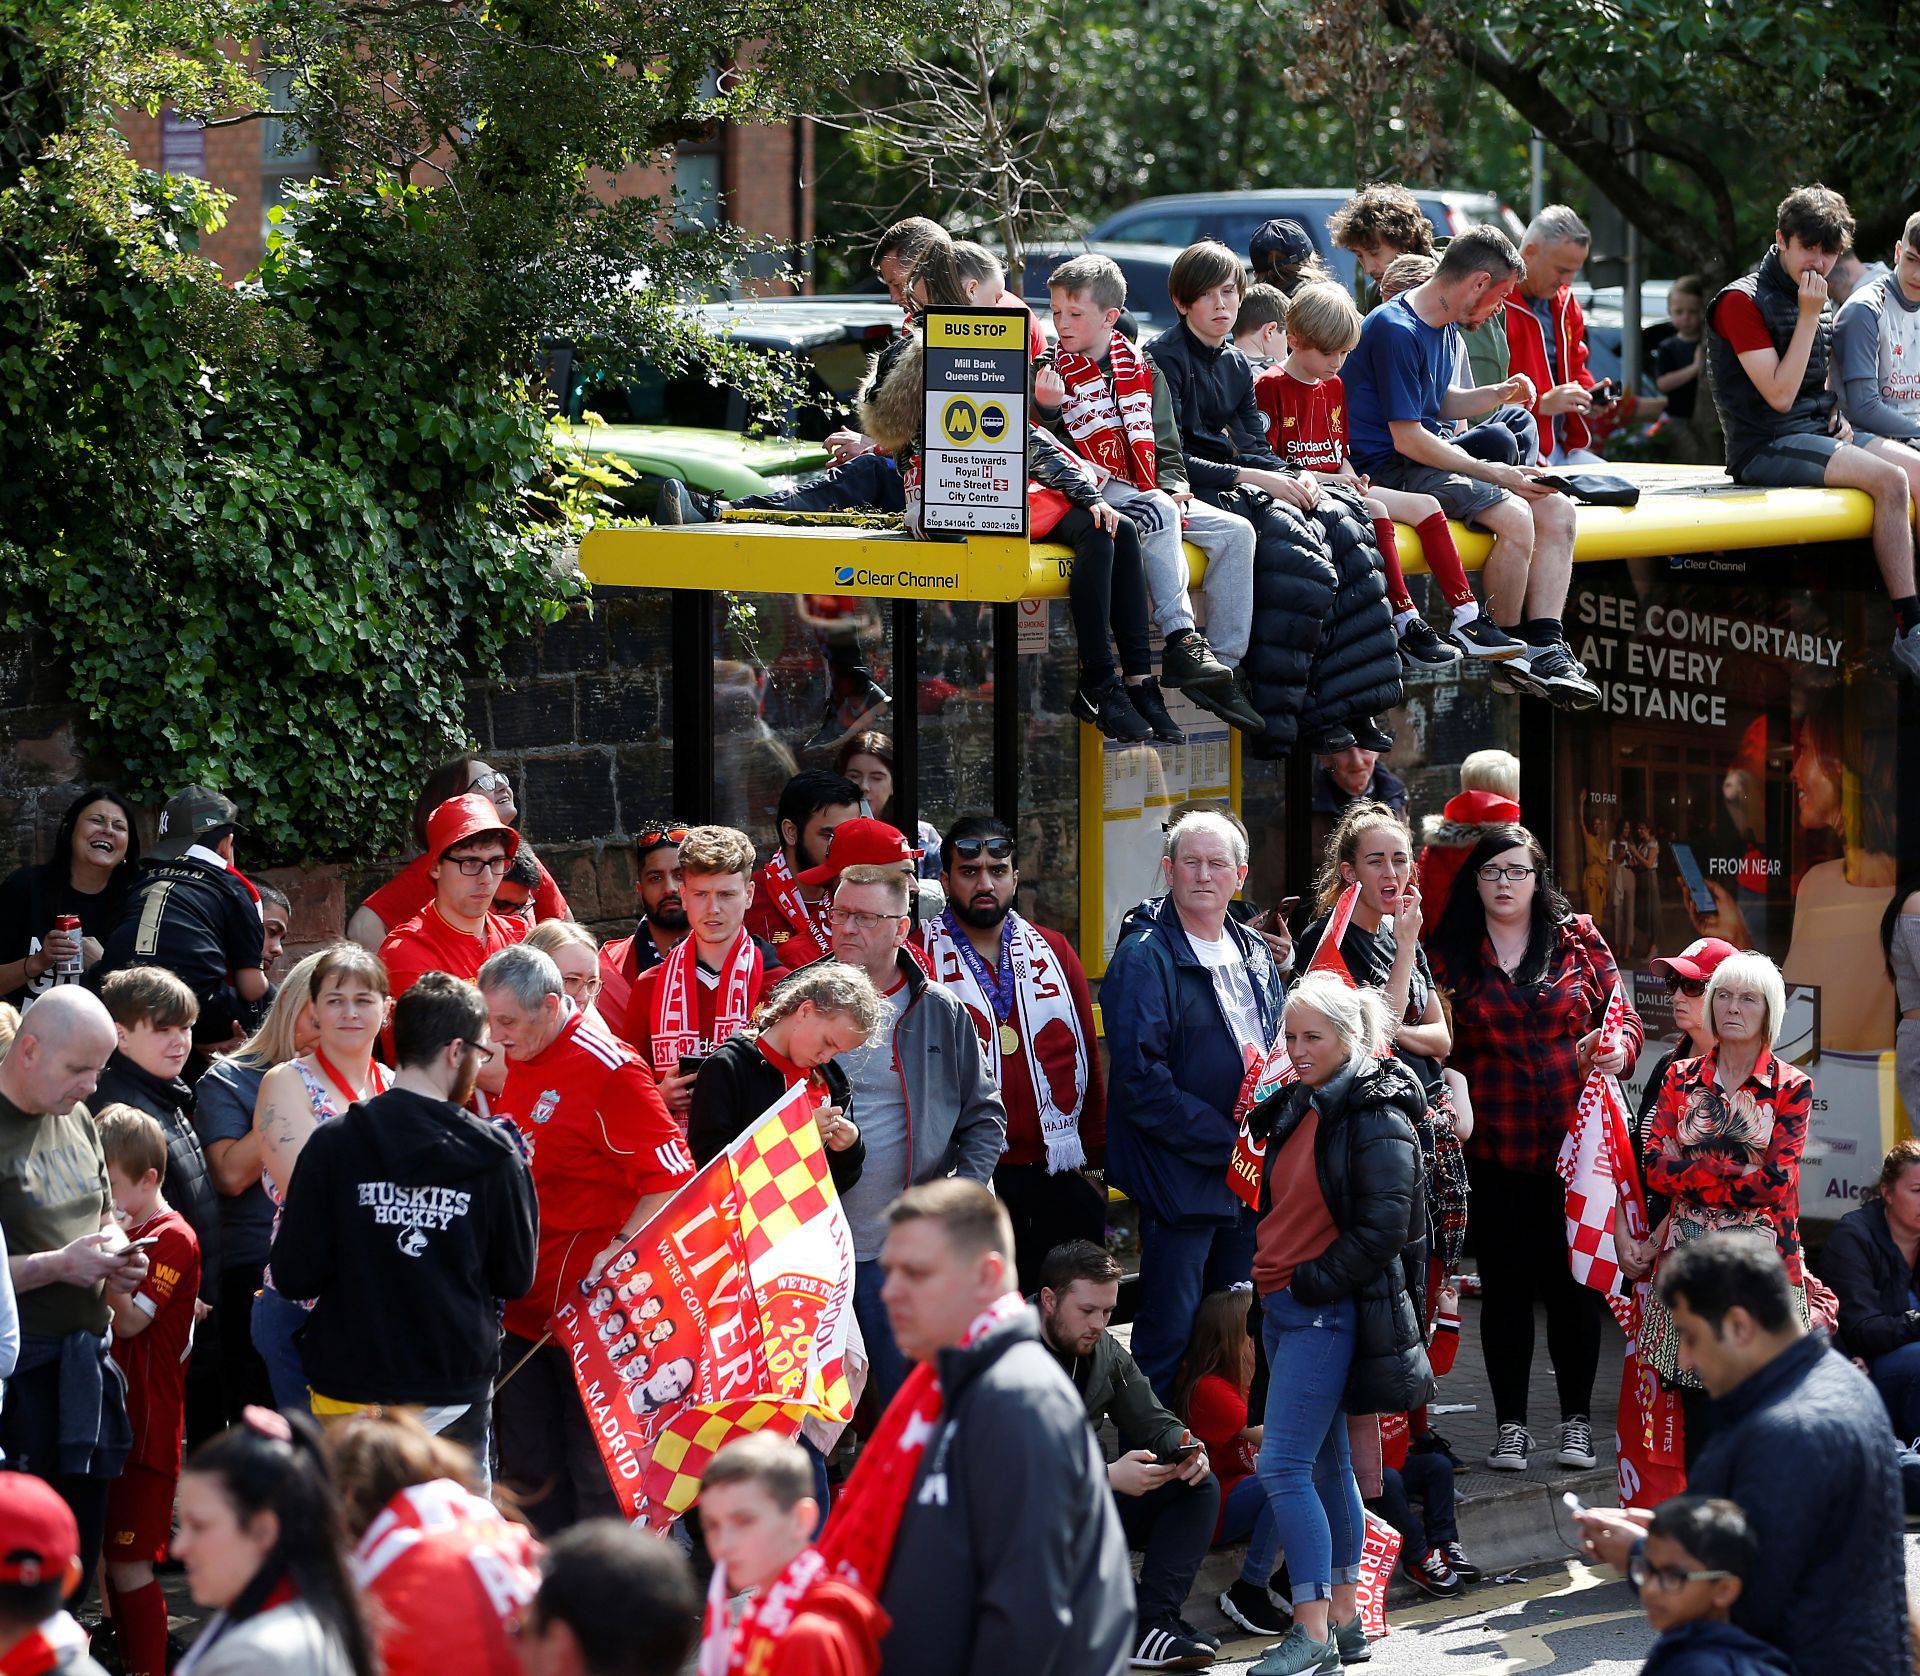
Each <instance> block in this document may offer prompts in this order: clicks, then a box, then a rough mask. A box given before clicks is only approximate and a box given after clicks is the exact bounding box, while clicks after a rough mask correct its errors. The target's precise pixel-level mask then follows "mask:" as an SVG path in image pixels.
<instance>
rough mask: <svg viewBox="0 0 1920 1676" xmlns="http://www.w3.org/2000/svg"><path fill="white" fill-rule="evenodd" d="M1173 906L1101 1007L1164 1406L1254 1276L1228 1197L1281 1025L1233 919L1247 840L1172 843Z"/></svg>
mask: <svg viewBox="0 0 1920 1676" xmlns="http://www.w3.org/2000/svg"><path fill="white" fill-rule="evenodd" d="M1161 865H1162V867H1163V868H1164V869H1165V872H1166V877H1167V885H1168V891H1167V895H1166V896H1164V897H1163V898H1161V899H1160V900H1158V901H1157V902H1152V903H1143V904H1142V905H1141V906H1140V907H1138V908H1136V909H1134V911H1133V912H1132V913H1131V914H1129V915H1128V916H1127V920H1126V923H1125V925H1123V926H1122V928H1121V934H1120V943H1119V946H1118V947H1117V948H1115V950H1114V951H1113V960H1112V963H1111V964H1110V965H1109V966H1108V968H1107V976H1106V981H1105V983H1104V984H1103V985H1102V987H1101V991H1100V1005H1101V1012H1102V1014H1103V1016H1104V1018H1105V1021H1106V1031H1107V1046H1108V1049H1109V1051H1110V1053H1111V1055H1112V1069H1111V1072H1110V1074H1109V1079H1108V1088H1109V1093H1108V1096H1107V1174H1108V1175H1109V1177H1111V1179H1112V1180H1113V1182H1114V1183H1115V1185H1117V1186H1118V1187H1120V1188H1121V1189H1122V1190H1123V1191H1124V1192H1125V1193H1126V1194H1127V1195H1128V1197H1130V1198H1131V1199H1132V1200H1133V1201H1134V1203H1135V1204H1136V1205H1137V1206H1138V1207H1139V1211H1140V1304H1139V1309H1138V1312H1137V1314H1136V1316H1135V1318H1134V1324H1133V1356H1134V1360H1135V1361H1136V1362H1138V1363H1139V1364H1140V1368H1141V1371H1142V1372H1143V1373H1145V1374H1146V1376H1147V1378H1148V1380H1149V1381H1150V1382H1151V1383H1152V1385H1153V1388H1154V1390H1155V1392H1156V1393H1158V1395H1159V1396H1160V1398H1161V1400H1162V1401H1163V1402H1164V1401H1166V1400H1167V1396H1168V1393H1169V1391H1170V1388H1171V1387H1172V1384H1173V1376H1174V1374H1175V1372H1176V1371H1177V1369H1178V1368H1179V1365H1180V1357H1181V1354H1182V1352H1183V1351H1184V1350H1185V1349H1186V1345H1187V1334H1188V1330H1189V1329H1190V1328H1191V1326H1192V1324H1193V1318H1194V1313H1195V1311H1196V1310H1197V1309H1198V1308H1199V1305H1200V1300H1201V1298H1203V1297H1204V1296H1205V1295H1206V1294H1207V1293H1208V1292H1210V1291H1216V1290H1218V1289H1220V1288H1221V1287H1225V1286H1231V1285H1233V1284H1235V1283H1236V1282H1238V1281H1244V1280H1246V1279H1247V1278H1248V1277H1249V1276H1250V1274H1251V1273H1252V1270H1253V1228H1254V1217H1253V1212H1252V1211H1251V1210H1249V1209H1248V1208H1247V1206H1245V1205H1244V1204H1242V1203H1241V1201H1240V1200H1239V1199H1238V1198H1237V1197H1235V1195H1234V1193H1233V1191H1232V1190H1231V1189H1230V1188H1229V1187H1228V1186H1227V1166H1228V1164H1229V1162H1230V1161H1231V1160H1232V1157H1233V1145H1234V1140H1235V1138H1236V1136H1237V1135H1238V1133H1239V1128H1238V1125H1237V1124H1236V1123H1235V1121H1234V1104H1235V1101H1236V1100H1237V1099H1238V1097H1239V1094H1240V1088H1241V1084H1242V1083H1243V1082H1244V1081H1245V1078H1246V1074H1247V1070H1248V1067H1249V1066H1250V1065H1252V1064H1254V1063H1255V1062H1256V1061H1257V1060H1258V1059H1260V1058H1262V1057H1264V1055H1265V1054H1266V1052H1267V1049H1268V1047H1269V1046H1270V1045H1271V1043H1272V1041H1273V1034H1274V1030H1275V1027H1276V1026H1277V1025H1278V1023H1279V1019H1280V1003H1281V999H1282V990H1281V985H1280V974H1279V973H1278V971H1276V970H1275V968H1274V964H1273V956H1272V955H1271V954H1270V953H1269V952H1268V950H1267V946H1266V944H1265V943H1264V942H1263V941H1262V940H1261V939H1260V938H1259V937H1258V936H1257V935H1256V934H1254V933H1253V932H1250V931H1248V930H1247V929H1246V928H1245V927H1244V926H1242V925H1241V924H1240V923H1239V922H1238V921H1237V920H1235V919H1233V918H1232V917H1231V915H1229V913H1228V912H1227V905H1228V903H1229V902H1231V901H1232V900H1233V896H1234V893H1235V892H1236V891H1238V890H1239V888H1240V886H1241V885H1242V884H1243V883H1244V882H1245V880H1246V877H1247V839H1246V834H1245V833H1244V832H1243V831H1242V830H1241V829H1240V828H1239V827H1238V826H1237V825H1236V824H1235V823H1234V822H1233V821H1231V820H1230V819H1228V817H1227V816H1225V815H1223V814H1220V813H1218V812H1216V811H1213V810H1200V811H1196V812H1195V813H1193V814H1189V815H1185V816H1183V817H1182V818H1181V819H1180V820H1179V821H1177V822H1176V823H1175V824H1174V827H1173V830H1172V831H1171V832H1170V833H1168V835H1167V851H1166V856H1165V858H1164V860H1163V861H1162V863H1161Z"/></svg>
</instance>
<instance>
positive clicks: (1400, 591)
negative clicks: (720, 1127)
mask: <svg viewBox="0 0 1920 1676" xmlns="http://www.w3.org/2000/svg"><path fill="white" fill-rule="evenodd" d="M1359 341H1360V311H1359V310H1358V309H1356V308H1355V307H1354V306H1353V299H1352V298H1351V297H1349V296H1348V295H1347V294H1346V292H1345V291H1343V290H1341V288H1340V287H1339V286H1337V285H1325V284H1321V285H1307V286H1303V287H1302V288H1301V289H1300V290H1299V291H1297V292H1296V293H1294V296H1293V298H1292V300H1291V301H1290V302H1289V303H1288V304H1287V358H1286V360H1285V361H1284V362H1282V363H1281V364H1280V365H1279V366H1277V367H1269V368H1268V369H1267V370H1266V371H1265V372H1263V373H1262V374H1261V375H1260V376H1259V377H1258V378H1257V379H1255V380H1254V384H1253V398H1254V400H1255V401H1256V402H1257V403H1258V404H1259V407H1260V411H1261V413H1262V414H1264V415H1265V416H1266V421H1267V439H1268V441H1269V442H1270V443H1271V444H1272V445H1273V451H1274V452H1275V453H1276V454H1278V455H1279V456H1280V458H1281V459H1282V460H1284V461H1285V462H1286V463H1287V464H1288V465H1290V466H1298V467H1299V468H1300V469H1302V470H1304V471H1317V472H1323V473H1325V474H1326V475H1327V476H1329V477H1342V478H1346V479H1348V480H1349V481H1350V482H1352V483H1354V484H1355V485H1356V486H1357V487H1358V488H1359V489H1360V490H1362V491H1363V492H1364V497H1365V498H1364V500H1363V502H1362V504H1363V505H1364V507H1365V509H1366V514H1367V516H1368V517H1369V518H1371V519H1372V520H1373V528H1374V534H1375V535H1376V536H1377V537H1378V539H1379V542H1380V557H1381V559H1382V560H1383V561H1384V563H1385V566H1386V573H1387V599H1388V602H1389V603H1390V604H1391V605H1392V606H1393V625H1394V628H1395V629H1396V631H1398V633H1399V636H1400V656H1401V658H1402V660H1403V661H1404V662H1406V663H1407V664H1408V665H1409V666H1411V667H1416V668H1422V667H1424V668H1443V667H1445V666H1446V665H1448V664H1452V663H1457V662H1458V661H1459V660H1460V656H1461V654H1462V653H1463V652H1464V653H1465V654H1466V655H1467V656H1468V657H1473V658H1488V659H1492V660H1494V661H1504V660H1506V659H1508V658H1513V657H1518V656H1519V655H1520V652H1521V651H1522V649H1523V648H1522V645H1521V642H1520V641H1518V640H1516V639H1514V638H1513V636H1511V635H1510V634H1508V633H1507V632H1506V631H1505V630H1504V629H1502V628H1500V627H1499V626H1498V625H1497V624H1495V622H1494V620H1493V619H1492V618H1491V617H1489V616H1486V615H1484V614H1483V613H1482V612H1481V610H1480V606H1479V602H1478V601H1476V600H1475V599H1474V597H1473V589H1472V588H1471V587H1469V586H1468V584H1467V573H1466V569H1465V567H1463V566H1462V564H1461V563H1460V553H1459V550H1458V549H1457V548H1456V547H1455V546H1454V544H1453V531H1452V529H1451V528H1450V527H1449V525H1448V523H1447V515H1446V514H1445V513H1444V512H1442V511H1441V510H1440V503H1439V502H1438V501H1437V500H1435V499H1434V498H1433V496H1431V495H1416V494H1409V493H1407V492H1406V491H1404V490H1400V489H1382V488H1376V487H1374V486H1373V485H1372V484H1370V483H1369V482H1368V481H1367V480H1366V479H1365V478H1364V477H1362V476H1360V475H1359V473H1357V472H1356V471H1355V470H1354V469H1353V465H1352V462H1351V461H1350V460H1349V459H1348V458H1347V394H1346V389H1345V387H1344V386H1343V385H1342V384H1341V382H1340V368H1341V366H1342V364H1343V363H1344V362H1345V361H1346V358H1347V356H1348V355H1349V354H1350V353H1351V352H1352V350H1353V346H1354V345H1355V344H1357V343H1358V342H1359ZM1396 522H1398V523H1402V524H1411V525H1412V526H1413V527H1414V529H1415V531H1416V532H1417V533H1418V534H1419V537H1420V547H1421V551H1422V552H1423V553H1424V554H1425V555H1426V560H1427V568H1428V570H1429V571H1431V572H1432V574H1433V579H1434V580H1435V581H1436V582H1437V583H1439V585H1440V592H1441V594H1442V596H1443V597H1444V598H1445V599H1446V602H1447V604H1448V605H1449V606H1451V607H1452V609H1453V623H1452V626H1451V628H1450V629H1449V630H1448V633H1447V636H1446V639H1444V640H1443V639H1442V638H1441V637H1440V636H1439V635H1438V634H1436V633H1435V632H1434V630H1433V629H1432V628H1431V627H1430V626H1429V625H1428V624H1427V622H1426V621H1425V620H1424V619H1423V618H1422V617H1421V615H1420V613H1419V611H1418V610H1417V609H1416V608H1415V606H1414V603H1413V595H1412V594H1411V593H1410V592H1409V591H1408V589H1407V579H1406V577H1405V575H1404V574H1403V573H1402V571H1401V569H1400V543H1399V538H1398V536H1397V535H1396V533H1395V530H1394V525H1395V523H1396ZM1449 642H1451V644H1449Z"/></svg>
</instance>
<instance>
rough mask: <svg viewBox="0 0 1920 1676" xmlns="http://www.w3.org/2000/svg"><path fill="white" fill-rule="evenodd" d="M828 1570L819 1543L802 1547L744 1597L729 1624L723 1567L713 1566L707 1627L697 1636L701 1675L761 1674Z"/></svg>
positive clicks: (753, 1675)
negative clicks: (760, 1586) (735, 1621)
mask: <svg viewBox="0 0 1920 1676" xmlns="http://www.w3.org/2000/svg"><path fill="white" fill-rule="evenodd" d="M826 1575H827V1561H826V1557H825V1556H824V1555H823V1554H822V1553H821V1552H820V1550H819V1549H818V1548H813V1547H807V1548H802V1549H801V1550H800V1552H799V1553H797V1554H796V1555H794V1557H793V1559H792V1560H791V1561H790V1562H789V1563H788V1565H787V1568H786V1570H784V1571H783V1572H781V1573H780V1575H779V1576H778V1577H776V1578H775V1579H774V1580H773V1581H772V1582H771V1583H769V1584H768V1585H767V1586H766V1587H765V1588H763V1589H762V1590H760V1592H759V1593H758V1594H756V1595H754V1597H753V1598H752V1599H751V1600H749V1601H748V1602H747V1610H746V1612H745V1613H744V1614H743V1615H742V1617H741V1619H740V1622H739V1623H738V1624H736V1625H734V1626H732V1628H729V1627H728V1624H727V1568H726V1567H725V1566H724V1565H716V1566H715V1567H714V1568H713V1578H712V1580H711V1581H710V1582H709V1583H708V1585H707V1627H706V1632H705V1634H704V1635H703V1636H702V1637H701V1640H700V1676H765V1672H766V1671H768V1670H770V1669H772V1668H773V1652H774V1648H775V1647H776V1646H777V1645H778V1644H779V1642H780V1638H781V1637H782V1636H784V1635H785V1634H786V1633H787V1630H788V1629H789V1627H791V1625H792V1623H793V1618H794V1613H795V1612H796V1611H797V1610H798V1608H799V1606H800V1603H801V1601H802V1600H803V1599H805V1597H806V1593H807V1590H809V1589H810V1588H812V1587H813V1585H814V1584H815V1583H817V1582H819V1581H820V1579H821V1578H823V1577H825V1576H826Z"/></svg>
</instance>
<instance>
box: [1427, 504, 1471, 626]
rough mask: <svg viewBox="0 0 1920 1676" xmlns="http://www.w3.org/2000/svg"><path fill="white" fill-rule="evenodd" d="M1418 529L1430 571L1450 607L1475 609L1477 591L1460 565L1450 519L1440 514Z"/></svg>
mask: <svg viewBox="0 0 1920 1676" xmlns="http://www.w3.org/2000/svg"><path fill="white" fill-rule="evenodd" d="M1414 528H1415V529H1416V530H1418V531H1419V532H1420V550H1421V551H1422V552H1423V553H1425V554H1426V556H1427V569H1428V570H1429V571H1431V572H1432V573H1433V579H1434V581H1436V582H1438V583H1439V584H1440V594H1441V597H1442V598H1443V599H1445V600H1446V602H1447V603H1448V604H1449V605H1471V604H1472V603H1473V589H1471V588H1470V587H1468V586H1467V572H1466V569H1465V567H1464V566H1462V564H1461V563H1460V550H1459V549H1458V548H1457V547H1455V546H1454V544H1453V531H1452V530H1451V529H1449V528H1448V527H1447V515H1446V514H1445V513H1444V512H1436V513H1434V515H1433V516H1432V517H1431V518H1422V519H1421V520H1420V522H1419V523H1417V524H1416V525H1414Z"/></svg>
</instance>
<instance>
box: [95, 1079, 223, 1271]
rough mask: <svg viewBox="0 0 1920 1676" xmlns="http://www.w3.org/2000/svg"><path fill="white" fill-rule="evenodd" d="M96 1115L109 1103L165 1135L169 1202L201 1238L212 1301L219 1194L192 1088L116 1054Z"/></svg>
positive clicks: (217, 1267)
mask: <svg viewBox="0 0 1920 1676" xmlns="http://www.w3.org/2000/svg"><path fill="white" fill-rule="evenodd" d="M87 1105H88V1107H89V1108H90V1109H91V1110H92V1112H93V1115H94V1116H95V1117H96V1118H98V1117H99V1115H100V1114H101V1113H102V1112H103V1111H105V1110H106V1109H107V1107H108V1106H131V1107H133V1109H134V1110H135V1111H142V1112H146V1113H147V1114H148V1115H149V1116H150V1117H152V1118H153V1119H154V1120H155V1121H156V1122H158V1123H159V1125H160V1131H161V1133H162V1134H164V1135H165V1136H166V1137H167V1173H166V1179H165V1180H164V1181H163V1182H162V1183H161V1188H162V1191H163V1192H164V1193H165V1194H166V1197H167V1203H168V1204H170V1205H172V1206H173V1208H174V1209H175V1210H177V1211H178V1212H179V1213H180V1214H181V1215H182V1216H184V1217H185V1218H186V1219H187V1226H188V1227H189V1228H191V1229H192V1230H193V1237H194V1238H195V1239H197V1240H198V1241H199V1242H200V1296H201V1297H202V1298H204V1299H205V1300H206V1301H207V1302H208V1303H212V1302H213V1301H214V1299H215V1297H216V1295H217V1294H218V1292H219V1289H220V1195H219V1192H218V1191H217V1190H216V1189H215V1187H214V1185H213V1176H212V1173H211V1172H210V1171H209V1170H208V1168H207V1155H206V1153H205V1152H204V1151H203V1150H202V1149H201V1146H200V1137H199V1135H198V1134H197V1133H195V1131H194V1127H193V1090H192V1089H191V1088H189V1087H188V1086H187V1085H186V1084H185V1083H184V1082H182V1081H181V1080H180V1079H179V1078H178V1077H173V1078H171V1079H169V1078H167V1077H156V1076H155V1075H154V1074H153V1073H152V1072H151V1071H145V1070H142V1069H141V1068H140V1067H139V1066H138V1065H136V1064H134V1062H133V1061H132V1060H131V1059H129V1058H128V1057H127V1056H126V1055H125V1054H124V1053H120V1052H115V1054H114V1056H113V1057H112V1058H111V1059H109V1060H108V1061H107V1068H106V1069H105V1070H104V1071H102V1072H101V1073H100V1082H99V1085H98V1086H97V1087H96V1088H95V1089H94V1091H93V1098H92V1099H91V1100H89V1101H88V1102H87Z"/></svg>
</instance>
